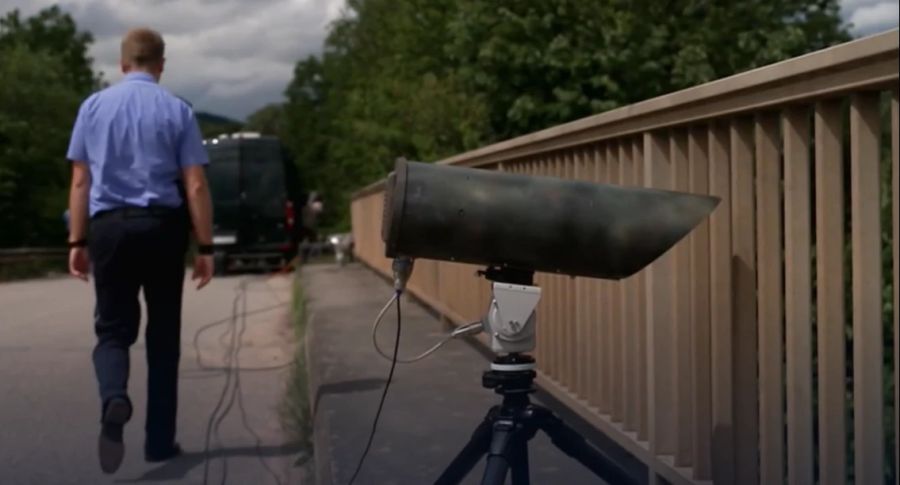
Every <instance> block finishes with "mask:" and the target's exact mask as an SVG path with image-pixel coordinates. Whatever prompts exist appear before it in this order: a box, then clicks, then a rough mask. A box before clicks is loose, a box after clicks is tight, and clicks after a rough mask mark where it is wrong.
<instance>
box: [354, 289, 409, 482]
mask: <svg viewBox="0 0 900 485" xmlns="http://www.w3.org/2000/svg"><path fill="white" fill-rule="evenodd" d="M394 303H395V304H396V305H397V336H396V338H395V339H394V356H393V358H392V359H391V370H390V371H389V372H388V377H387V382H385V383H384V391H382V392H381V401H380V402H379V403H378V411H376V412H375V419H374V421H373V422H372V431H371V432H370V433H369V440H368V442H367V443H366V448H365V449H364V450H363V454H362V456H361V457H360V458H359V463H358V464H357V465H356V471H355V472H353V476H352V477H350V482H349V483H348V485H353V482H354V481H355V480H356V477H357V476H358V475H359V471H360V470H362V466H363V462H365V460H366V455H368V454H369V448H371V447H372V440H373V439H375V430H376V429H377V428H378V419H379V418H380V417H381V409H382V408H383V407H384V399H385V398H386V397H387V392H388V388H390V387H391V381H392V380H393V378H394V368H396V367H397V352H398V351H399V350H400V323H401V321H402V319H401V317H400V292H399V291H398V292H397V297H396V298H395V300H394Z"/></svg>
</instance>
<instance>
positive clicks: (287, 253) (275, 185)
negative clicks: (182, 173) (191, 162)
mask: <svg viewBox="0 0 900 485" xmlns="http://www.w3.org/2000/svg"><path fill="white" fill-rule="evenodd" d="M204 144H205V145H206V149H207V151H208V153H209V160H210V163H209V167H208V169H207V177H208V179H209V185H210V192H211V193H212V201H213V246H214V247H215V261H216V270H217V272H219V273H220V274H223V273H226V272H228V271H232V270H241V269H246V270H252V269H262V270H272V269H277V268H280V267H282V266H283V265H284V264H286V263H287V262H288V261H289V260H290V259H291V258H293V257H294V255H295V254H296V247H297V244H296V233H297V228H296V222H297V221H296V219H295V216H294V204H295V203H296V200H295V196H294V194H295V193H296V190H295V186H294V184H295V183H296V177H295V176H293V175H294V174H293V171H292V170H291V169H292V168H293V164H291V163H290V162H289V161H288V159H287V157H286V156H285V150H284V148H283V146H282V144H281V143H280V141H279V140H278V138H276V137H274V136H263V135H260V134H258V133H235V134H231V135H220V136H219V137H218V138H214V139H211V140H206V141H204Z"/></svg>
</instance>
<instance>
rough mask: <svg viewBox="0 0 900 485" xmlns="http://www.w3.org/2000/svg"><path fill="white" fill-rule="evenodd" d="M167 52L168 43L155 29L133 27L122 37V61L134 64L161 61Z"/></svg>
mask: <svg viewBox="0 0 900 485" xmlns="http://www.w3.org/2000/svg"><path fill="white" fill-rule="evenodd" d="M165 53H166V44H165V42H163V38H162V36H161V35H159V32H157V31H155V30H150V29H145V28H140V29H132V30H129V31H128V33H127V34H125V37H123V38H122V61H123V62H126V63H128V64H131V65H132V66H135V67H146V66H148V65H151V64H156V63H161V62H162V60H163V57H165Z"/></svg>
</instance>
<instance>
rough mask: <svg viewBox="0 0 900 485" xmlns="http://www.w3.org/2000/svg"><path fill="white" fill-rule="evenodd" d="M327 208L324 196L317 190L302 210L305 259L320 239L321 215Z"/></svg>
mask: <svg viewBox="0 0 900 485" xmlns="http://www.w3.org/2000/svg"><path fill="white" fill-rule="evenodd" d="M324 208H325V206H324V203H323V202H322V196H321V195H319V194H318V193H316V192H313V193H311V194H310V195H309V197H308V198H307V200H306V204H305V205H304V206H303V209H302V212H301V218H300V222H301V225H302V226H303V227H302V228H301V231H300V241H301V247H302V254H303V261H304V262H305V261H307V260H309V258H310V257H311V254H312V249H313V246H315V244H316V243H317V242H318V240H319V217H320V216H321V214H322V210H323V209H324Z"/></svg>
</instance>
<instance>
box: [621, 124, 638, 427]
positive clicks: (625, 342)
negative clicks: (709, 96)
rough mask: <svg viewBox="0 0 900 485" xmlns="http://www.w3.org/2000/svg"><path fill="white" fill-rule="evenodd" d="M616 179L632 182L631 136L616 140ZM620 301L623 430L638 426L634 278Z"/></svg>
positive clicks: (626, 282) (624, 284) (624, 287)
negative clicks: (617, 166)
mask: <svg viewBox="0 0 900 485" xmlns="http://www.w3.org/2000/svg"><path fill="white" fill-rule="evenodd" d="M619 183H620V184H622V185H623V186H632V185H634V154H633V152H632V140H631V139H624V140H622V141H621V142H620V143H619ZM618 287H619V305H620V308H621V313H620V325H621V328H622V340H621V344H620V345H621V347H622V349H623V350H622V369H620V371H619V372H620V373H621V374H622V387H623V389H622V396H623V398H624V403H623V406H624V415H623V428H624V429H625V430H626V431H635V430H637V422H638V400H639V399H640V398H639V397H638V394H637V392H638V382H637V359H638V351H637V328H636V323H637V305H636V301H637V300H636V299H635V294H634V285H633V278H629V279H626V280H623V281H620V282H619V283H618Z"/></svg>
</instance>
